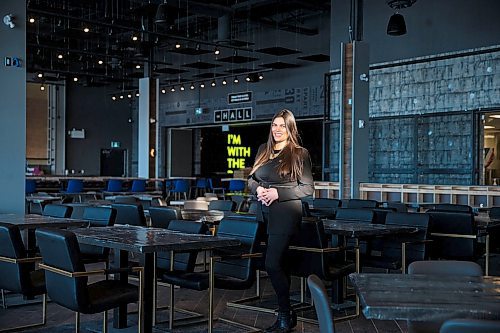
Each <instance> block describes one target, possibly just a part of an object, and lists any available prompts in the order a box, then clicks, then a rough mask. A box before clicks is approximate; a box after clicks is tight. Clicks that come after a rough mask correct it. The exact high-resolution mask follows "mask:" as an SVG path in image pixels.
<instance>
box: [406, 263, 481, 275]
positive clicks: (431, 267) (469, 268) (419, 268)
mask: <svg viewBox="0 0 500 333" xmlns="http://www.w3.org/2000/svg"><path fill="white" fill-rule="evenodd" d="M408 274H431V275H462V276H482V275H483V270H482V269H481V266H479V265H478V264H476V263H475V262H472V261H457V260H426V261H415V262H412V263H411V264H410V266H408Z"/></svg>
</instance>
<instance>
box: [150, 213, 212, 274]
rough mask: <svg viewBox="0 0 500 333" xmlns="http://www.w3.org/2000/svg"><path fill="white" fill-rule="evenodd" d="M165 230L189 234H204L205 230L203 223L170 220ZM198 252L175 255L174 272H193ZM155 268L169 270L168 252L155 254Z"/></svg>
mask: <svg viewBox="0 0 500 333" xmlns="http://www.w3.org/2000/svg"><path fill="white" fill-rule="evenodd" d="M167 229H168V230H175V231H180V232H184V233H189V234H204V233H205V231H206V230H207V228H206V226H205V225H204V224H203V223H201V222H196V221H189V220H172V221H170V223H169V225H168V228H167ZM198 252H199V251H190V252H187V253H176V254H175V256H174V270H177V271H184V272H192V271H194V267H195V264H196V257H197V256H198ZM156 267H158V269H160V270H164V271H169V270H170V252H158V253H157V256H156Z"/></svg>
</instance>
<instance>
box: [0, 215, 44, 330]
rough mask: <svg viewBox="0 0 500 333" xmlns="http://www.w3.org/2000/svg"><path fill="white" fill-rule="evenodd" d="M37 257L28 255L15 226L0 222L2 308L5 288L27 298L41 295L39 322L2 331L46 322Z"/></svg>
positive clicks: (42, 273)
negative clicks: (40, 320) (36, 264)
mask: <svg viewBox="0 0 500 333" xmlns="http://www.w3.org/2000/svg"><path fill="white" fill-rule="evenodd" d="M40 259H41V258H34V257H31V258H30V257H28V255H27V253H26V250H25V249H24V244H23V241H22V239H21V232H20V230H19V227H18V226H16V225H12V224H7V223H0V289H2V303H3V307H4V308H6V303H5V297H4V290H8V291H11V292H14V293H19V294H22V295H23V296H25V297H29V298H31V297H34V296H38V295H43V296H42V297H43V300H42V322H40V323H35V324H29V325H23V326H18V327H15V328H9V329H6V330H1V331H7V330H8V331H10V330H14V329H16V330H17V329H26V328H30V327H36V326H41V325H44V324H45V322H46V318H47V316H46V313H47V312H46V307H47V299H46V289H45V277H44V272H43V270H36V269H35V262H36V261H39V260H40Z"/></svg>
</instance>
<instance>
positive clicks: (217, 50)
mask: <svg viewBox="0 0 500 333" xmlns="http://www.w3.org/2000/svg"><path fill="white" fill-rule="evenodd" d="M214 54H215V55H219V54H220V50H219V48H218V47H215V50H214Z"/></svg>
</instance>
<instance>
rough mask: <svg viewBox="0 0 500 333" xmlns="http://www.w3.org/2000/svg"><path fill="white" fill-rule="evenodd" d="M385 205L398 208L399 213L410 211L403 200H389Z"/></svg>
mask: <svg viewBox="0 0 500 333" xmlns="http://www.w3.org/2000/svg"><path fill="white" fill-rule="evenodd" d="M384 207H387V208H394V209H396V212H398V213H406V212H408V207H407V206H406V204H405V203H403V202H392V201H389V202H386V203H385V204H384Z"/></svg>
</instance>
